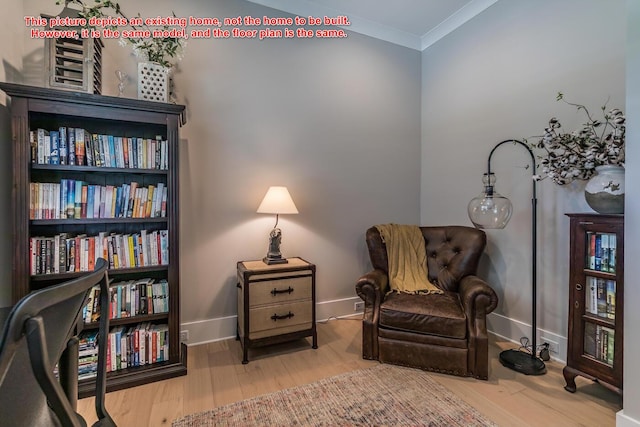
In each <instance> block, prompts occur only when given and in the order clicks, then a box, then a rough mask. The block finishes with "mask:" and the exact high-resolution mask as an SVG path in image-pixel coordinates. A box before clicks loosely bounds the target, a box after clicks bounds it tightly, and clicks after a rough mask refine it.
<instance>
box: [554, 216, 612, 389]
mask: <svg viewBox="0 0 640 427" xmlns="http://www.w3.org/2000/svg"><path fill="white" fill-rule="evenodd" d="M567 216H568V217H569V218H570V232H571V234H570V253H571V258H570V265H569V273H570V281H569V331H568V334H567V341H568V349H567V365H566V366H565V368H564V370H563V374H564V379H565V381H566V386H565V389H566V390H567V391H570V392H575V391H576V383H575V378H576V376H578V375H579V376H582V377H585V378H587V379H590V380H592V381H595V382H597V383H600V384H602V385H603V386H605V387H607V388H608V389H610V390H613V391H614V392H616V393H619V394H622V372H623V370H622V360H623V357H622V355H623V313H624V280H623V279H624V262H623V260H624V216H623V215H599V214H567Z"/></svg>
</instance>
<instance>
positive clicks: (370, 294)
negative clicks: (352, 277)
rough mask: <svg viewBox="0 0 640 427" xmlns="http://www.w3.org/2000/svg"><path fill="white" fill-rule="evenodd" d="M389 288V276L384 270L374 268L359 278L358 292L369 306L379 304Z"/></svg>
mask: <svg viewBox="0 0 640 427" xmlns="http://www.w3.org/2000/svg"><path fill="white" fill-rule="evenodd" d="M388 288H389V277H388V276H387V274H386V273H385V272H384V271H382V270H378V269H376V270H373V271H370V272H368V273H367V274H365V275H364V276H362V277H361V278H360V279H358V283H356V293H357V294H358V296H359V297H360V298H362V300H363V301H364V306H365V310H366V309H367V307H373V306H379V305H380V303H381V302H382V300H383V299H384V296H385V294H386V293H387V290H388Z"/></svg>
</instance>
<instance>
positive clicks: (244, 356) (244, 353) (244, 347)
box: [242, 342, 249, 365]
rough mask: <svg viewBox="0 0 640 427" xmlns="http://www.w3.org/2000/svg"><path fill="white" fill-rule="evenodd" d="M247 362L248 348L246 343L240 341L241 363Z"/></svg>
mask: <svg viewBox="0 0 640 427" xmlns="http://www.w3.org/2000/svg"><path fill="white" fill-rule="evenodd" d="M247 363H249V349H248V348H247V343H246V342H243V343H242V364H243V365H246V364H247Z"/></svg>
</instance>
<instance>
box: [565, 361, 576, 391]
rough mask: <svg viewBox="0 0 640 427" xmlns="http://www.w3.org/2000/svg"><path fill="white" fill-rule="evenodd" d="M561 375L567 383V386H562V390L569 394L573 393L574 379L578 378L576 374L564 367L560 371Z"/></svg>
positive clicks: (574, 389) (574, 387) (574, 388)
mask: <svg viewBox="0 0 640 427" xmlns="http://www.w3.org/2000/svg"><path fill="white" fill-rule="evenodd" d="M562 375H563V376H564V381H565V382H566V383H567V385H565V386H564V389H565V390H567V391H568V392H570V393H575V392H576V377H577V376H578V373H577V372H576V371H575V370H574V369H572V368H570V367H568V366H565V367H564V369H563V370H562Z"/></svg>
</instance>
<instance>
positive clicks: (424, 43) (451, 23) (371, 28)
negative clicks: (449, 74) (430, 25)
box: [248, 0, 498, 51]
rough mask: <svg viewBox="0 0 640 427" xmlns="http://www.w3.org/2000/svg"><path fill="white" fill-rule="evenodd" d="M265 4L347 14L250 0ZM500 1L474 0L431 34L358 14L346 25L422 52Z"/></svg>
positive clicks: (303, 12)
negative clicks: (413, 30)
mask: <svg viewBox="0 0 640 427" xmlns="http://www.w3.org/2000/svg"><path fill="white" fill-rule="evenodd" d="M248 1H250V2H251V3H256V4H259V5H262V6H266V7H270V8H272V9H278V10H281V11H283V12H287V13H291V14H293V15H297V16H304V17H306V16H325V15H326V16H337V15H344V12H341V11H339V10H335V9H332V8H329V7H324V6H320V5H318V4H316V3H312V2H309V1H306V0H248ZM497 1H498V0H473V1H471V2H470V3H468V4H467V5H465V6H464V7H462V8H461V9H460V10H458V11H456V12H455V13H454V14H453V15H451V16H450V17H449V18H447V19H446V20H444V21H443V22H442V23H441V24H440V25H438V26H437V27H436V28H434V29H433V30H431V31H429V32H428V33H426V34H424V35H422V36H417V35H415V34H411V33H407V32H405V31H401V30H398V29H396V28H391V27H388V26H385V25H382V24H379V23H377V22H373V21H370V20H367V19H364V18H361V17H358V16H355V15H347V16H348V17H349V22H350V23H351V25H349V26H343V27H342V28H344V29H345V30H350V31H353V32H356V33H359V34H364V35H366V36H369V37H373V38H376V39H380V40H384V41H387V42H390V43H394V44H397V45H400V46H404V47H408V48H410V49H414V50H418V51H422V50H424V49H426V48H428V47H429V46H431V45H432V44H434V43H436V42H437V41H438V40H440V39H441V38H443V37H445V36H446V35H447V34H449V33H451V32H452V31H454V30H455V29H456V28H458V27H460V26H461V25H463V24H464V23H466V22H467V21H469V20H470V19H472V18H473V17H474V16H476V15H478V14H480V13H481V12H483V11H484V10H485V9H487V8H488V7H490V6H491V5H493V4H494V3H496V2H497Z"/></svg>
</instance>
